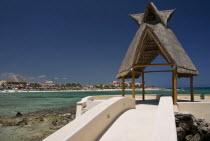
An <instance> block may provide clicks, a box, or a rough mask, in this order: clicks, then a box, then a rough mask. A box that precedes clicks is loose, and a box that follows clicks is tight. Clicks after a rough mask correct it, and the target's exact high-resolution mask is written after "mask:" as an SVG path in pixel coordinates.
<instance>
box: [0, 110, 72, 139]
mask: <svg viewBox="0 0 210 141" xmlns="http://www.w3.org/2000/svg"><path fill="white" fill-rule="evenodd" d="M74 118H75V113H66V114H42V115H27V116H23V115H22V114H21V113H17V115H16V116H15V117H2V118H0V140H7V141H13V140H16V141H28V140H30V141H40V140H42V139H44V138H45V137H47V136H49V135H50V134H52V133H53V132H55V131H56V130H58V129H60V128H61V127H63V126H64V125H66V124H68V123H69V122H71V121H72V120H74Z"/></svg>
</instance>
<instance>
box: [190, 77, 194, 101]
mask: <svg viewBox="0 0 210 141" xmlns="http://www.w3.org/2000/svg"><path fill="white" fill-rule="evenodd" d="M190 93H191V101H192V102H193V101H194V90H193V76H191V77H190Z"/></svg>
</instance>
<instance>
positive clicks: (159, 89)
mask: <svg viewBox="0 0 210 141" xmlns="http://www.w3.org/2000/svg"><path fill="white" fill-rule="evenodd" d="M145 90H147V91H161V90H171V89H165V88H145ZM111 91H122V89H97V90H52V91H50V90H47V91H34V90H32V91H16V92H15V91H14V92H11V91H8V92H4V91H0V93H39V92H111ZM125 91H132V89H125ZM136 91H141V88H140V89H139V88H138V89H136Z"/></svg>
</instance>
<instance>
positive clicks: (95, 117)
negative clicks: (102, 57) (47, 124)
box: [44, 97, 136, 141]
mask: <svg viewBox="0 0 210 141" xmlns="http://www.w3.org/2000/svg"><path fill="white" fill-rule="evenodd" d="M135 105H136V104H135V99H132V98H123V97H114V98H111V99H109V100H106V101H104V102H102V103H100V104H99V105H97V106H95V107H93V108H92V109H90V110H89V111H87V112H86V113H84V114H83V115H81V116H79V117H78V118H76V119H75V120H74V121H72V122H70V123H69V124H67V125H66V126H64V127H63V128H61V129H60V130H58V131H56V132H55V133H53V134H52V135H50V136H48V137H47V138H46V139H44V141H94V140H97V139H98V137H100V135H102V134H103V133H104V131H105V130H106V129H107V128H108V127H109V126H110V124H112V122H113V121H114V120H115V119H116V118H117V117H118V116H119V115H120V114H122V113H123V112H125V111H126V110H129V109H133V108H135Z"/></svg>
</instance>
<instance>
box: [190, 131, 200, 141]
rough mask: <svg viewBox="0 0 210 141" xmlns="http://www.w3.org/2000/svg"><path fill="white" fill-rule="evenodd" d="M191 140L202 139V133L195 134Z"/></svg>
mask: <svg viewBox="0 0 210 141" xmlns="http://www.w3.org/2000/svg"><path fill="white" fill-rule="evenodd" d="M190 141H201V137H200V135H199V134H198V133H197V134H195V135H194V136H193V138H192V139H191V140H190Z"/></svg>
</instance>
